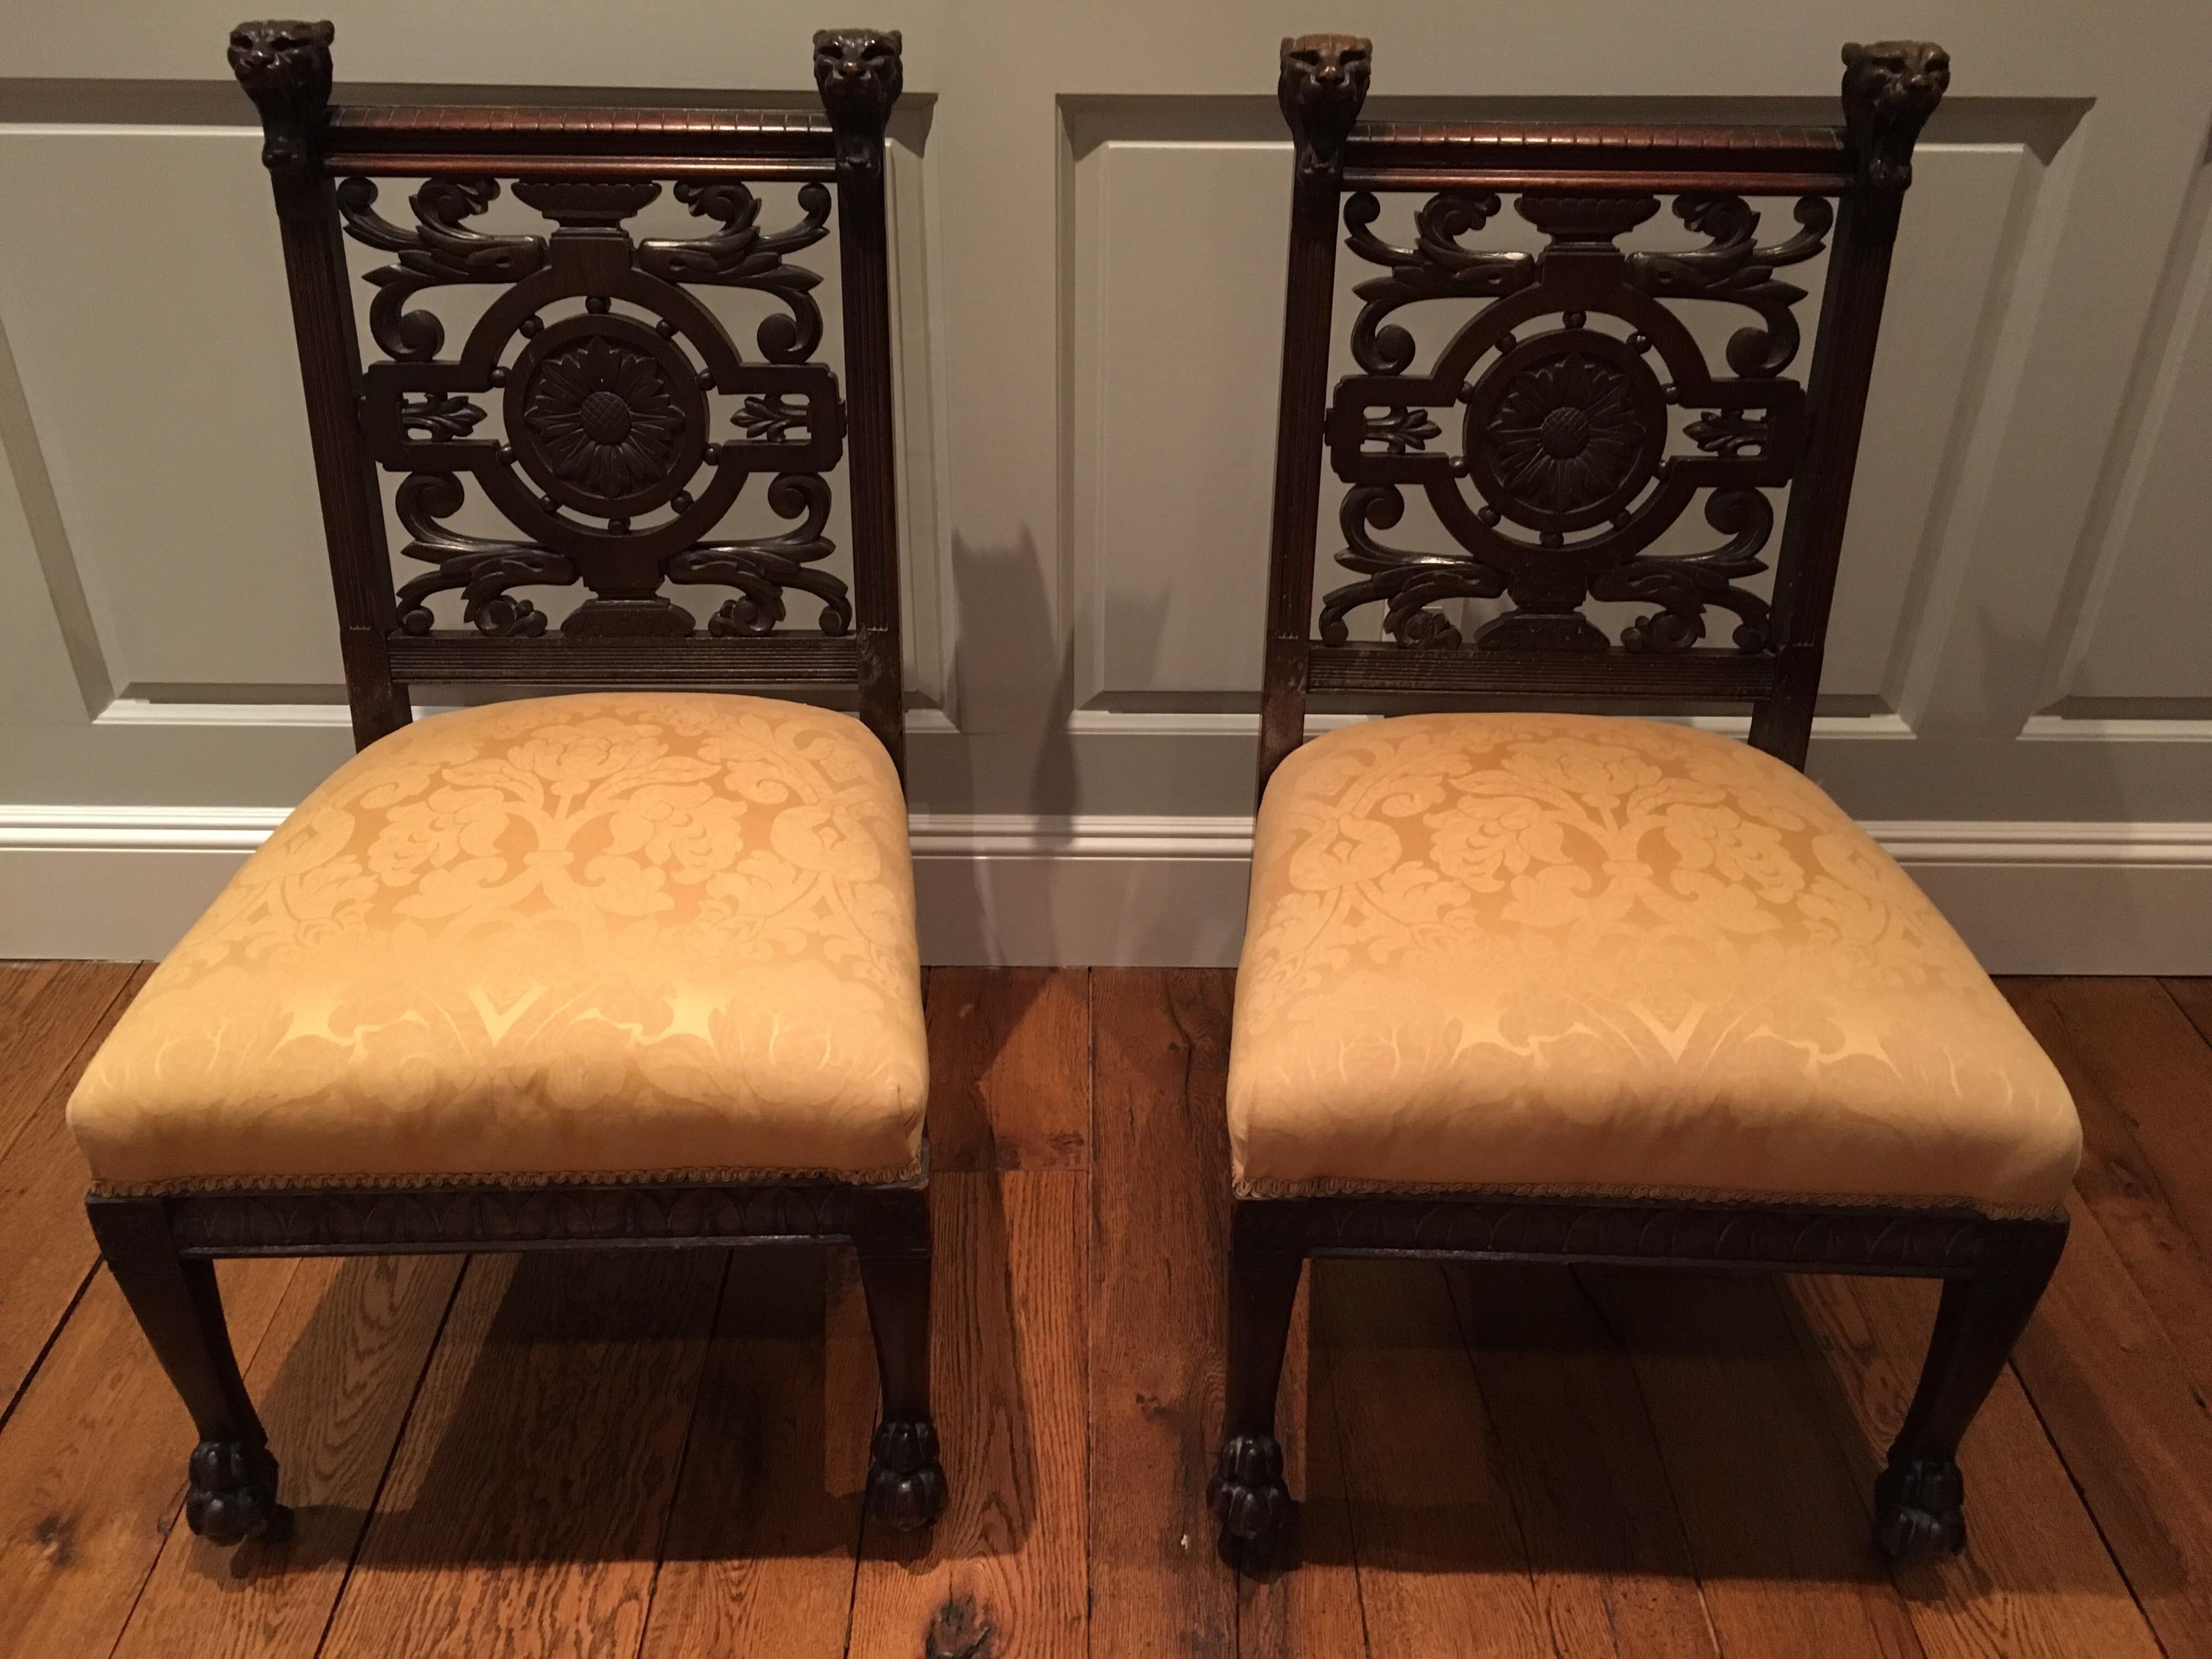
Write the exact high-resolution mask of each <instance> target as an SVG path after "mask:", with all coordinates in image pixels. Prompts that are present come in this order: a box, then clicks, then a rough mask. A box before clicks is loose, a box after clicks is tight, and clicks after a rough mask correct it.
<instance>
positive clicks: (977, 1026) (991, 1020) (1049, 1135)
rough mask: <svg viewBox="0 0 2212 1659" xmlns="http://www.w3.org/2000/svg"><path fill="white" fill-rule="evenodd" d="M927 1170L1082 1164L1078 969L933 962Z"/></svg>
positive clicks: (1087, 1001)
mask: <svg viewBox="0 0 2212 1659" xmlns="http://www.w3.org/2000/svg"><path fill="white" fill-rule="evenodd" d="M926 1012H927V1018H928V1022H929V1152H930V1164H931V1167H932V1168H933V1169H936V1170H946V1171H951V1170H1061V1169H1080V1168H1082V1167H1083V1166H1084V1165H1085V1164H1086V1163H1087V1162H1088V1145H1087V1143H1088V1140H1089V1137H1090V1127H1091V987H1090V975H1088V974H1087V973H1085V971H1084V970H1083V969H1079V968H993V969H984V968H933V969H930V970H929V985H928V995H927V1005H926Z"/></svg>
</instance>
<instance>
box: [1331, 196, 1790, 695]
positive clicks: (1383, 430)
mask: <svg viewBox="0 0 2212 1659" xmlns="http://www.w3.org/2000/svg"><path fill="white" fill-rule="evenodd" d="M1513 206H1514V210H1515V211H1516V213H1517V214H1518V215H1519V216H1521V217H1522V218H1523V219H1525V220H1527V221H1528V222H1530V223H1531V224H1533V225H1534V226H1535V227H1536V228H1538V229H1539V230H1540V231H1541V232H1543V233H1544V234H1545V235H1546V237H1547V246H1545V247H1544V248H1543V250H1542V251H1541V252H1534V253H1529V252H1522V251H1519V250H1513V249H1498V248H1486V247H1483V246H1480V245H1479V244H1478V242H1477V241H1476V240H1475V239H1476V237H1477V235H1478V234H1479V233H1480V232H1481V231H1482V230H1483V229H1484V228H1485V227H1486V226H1487V225H1488V224H1489V223H1490V222H1491V221H1492V220H1493V219H1495V218H1496V217H1497V216H1498V214H1499V213H1500V212H1501V211H1502V210H1503V209H1504V202H1503V201H1502V200H1501V198H1500V197H1498V195H1497V194H1495V193H1493V192H1491V191H1479V190H1465V189H1459V190H1449V191H1439V192H1437V194H1435V195H1433V196H1431V197H1429V198H1428V199H1427V200H1425V202H1423V203H1422V204H1420V205H1419V208H1418V209H1417V210H1416V211H1415V213H1414V216H1413V224H1414V236H1413V242H1412V244H1411V246H1398V245H1396V244H1394V243H1392V242H1390V241H1387V240H1384V239H1383V238H1382V237H1381V236H1380V235H1378V234H1376V228H1375V227H1376V223H1377V222H1378V221H1379V219H1380V217H1381V204H1380V202H1379V201H1378V199H1377V198H1376V197H1375V196H1374V195H1372V194H1370V193H1367V192H1364V191H1359V192H1354V193H1353V194H1352V195H1351V196H1349V197H1347V198H1346V201H1345V204H1344V224H1345V232H1346V246H1347V247H1348V248H1349V249H1350V251H1351V252H1352V253H1354V254H1355V255H1357V256H1358V257H1359V258H1363V259H1364V260H1366V261H1368V262H1369V263H1370V264H1376V265H1379V266H1381V267H1383V275H1381V276H1375V277H1372V278H1370V279H1368V280H1366V281H1364V282H1362V283H1359V284H1358V286H1357V288H1356V289H1354V292H1355V293H1356V294H1357V295H1358V298H1359V300H1360V301H1361V309H1360V311H1359V313H1358V317H1357V319H1355V321H1354V323H1353V325H1352V355H1353V357H1354V360H1355V361H1356V362H1358V365H1359V367H1360V368H1361V369H1362V370H1363V371H1364V373H1361V374H1352V375H1348V376H1346V378H1345V379H1344V380H1341V381H1340V382H1339V384H1338V386H1337V390H1336V395H1335V398H1334V400H1333V403H1332V405H1331V407H1330V409H1329V411H1328V418H1327V428H1326V429H1327V436H1328V447H1329V451H1330V455H1331V459H1332V463H1333V465H1334V470H1335V471H1336V473H1337V475H1338V477H1340V479H1342V480H1343V481H1344V483H1345V484H1346V493H1345V496H1344V501H1343V506H1342V510H1341V512H1340V525H1341V527H1342V529H1343V532H1344V537H1345V544H1344V547H1343V549H1342V550H1340V552H1339V553H1338V554H1337V555H1336V558H1337V562H1339V563H1340V565H1342V566H1343V567H1344V568H1346V569H1347V570H1349V571H1352V572H1353V573H1354V574H1356V575H1357V576H1358V580H1356V581H1353V582H1352V583H1350V584H1348V585H1346V586H1340V587H1338V588H1336V589H1334V591H1332V592H1328V593H1327V594H1325V595H1324V596H1323V599H1322V606H1321V614H1320V621H1319V636H1320V639H1321V641H1322V643H1323V644H1324V645H1341V644H1346V643H1347V642H1348V641H1350V638H1351V630H1352V617H1353V615H1354V613H1355V612H1357V611H1360V610H1361V609H1362V608H1363V607H1364V606H1368V605H1382V606H1383V617H1382V626H1383V631H1384V632H1385V633H1386V634H1387V635H1389V637H1390V638H1392V639H1393V640H1395V641H1397V642H1398V643H1399V644H1401V645H1402V646H1406V647H1414V648H1422V649H1447V650H1449V649H1457V648H1461V647H1462V646H1464V645H1467V644H1468V643H1469V641H1465V640H1463V639H1462V633H1461V629H1460V626H1459V624H1458V623H1455V621H1454V620H1453V618H1452V617H1451V615H1450V614H1449V610H1448V608H1446V607H1448V606H1449V605H1451V604H1452V603H1454V602H1457V601H1466V600H1476V601H1489V602H1495V601H1498V600H1501V599H1503V600H1505V601H1507V602H1508V608H1506V609H1504V610H1503V611H1499V612H1498V614H1496V615H1494V616H1492V617H1491V618H1490V619H1489V620H1488V621H1486V623H1483V624H1482V626H1481V627H1480V629H1477V630H1476V631H1475V633H1474V637H1473V640H1472V641H1471V643H1472V645H1473V646H1474V648H1477V649H1493V650H1496V649H1504V650H1524V651H1602V650H1606V649H1608V648H1612V647H1613V645H1614V641H1609V640H1608V639H1607V635H1606V634H1605V633H1604V632H1603V631H1602V630H1601V629H1599V628H1598V626H1597V625H1596V624H1595V623H1594V622H1593V621H1591V620H1590V618H1589V617H1587V616H1585V615H1584V614H1583V607H1584V606H1585V605H1588V604H1590V603H1593V602H1595V603H1617V604H1627V605H1636V606H1638V607H1639V610H1638V612H1637V613H1636V614H1635V615H1634V616H1633V617H1632V619H1631V620H1630V621H1628V622H1627V623H1626V624H1625V625H1623V626H1622V627H1621V629H1620V636H1619V640H1618V647H1619V648H1622V649H1626V650H1629V651H1633V652H1655V653H1667V652H1679V651H1686V650H1690V649H1692V648H1693V647H1696V646H1698V645H1699V643H1700V642H1701V641H1705V639H1706V637H1707V635H1708V633H1709V631H1710V630H1709V628H1708V624H1707V620H1706V618H1707V613H1708V612H1709V611H1714V610H1718V611H1723V612H1726V613H1728V614H1729V616H1730V617H1731V618H1732V625H1731V626H1730V627H1729V629H1728V630H1727V638H1728V640H1729V643H1730V644H1731V645H1732V646H1733V647H1735V649H1736V650H1738V651H1741V652H1748V653H1758V652H1764V651H1767V650H1770V649H1771V648H1772V637H1771V625H1770V621H1769V616H1768V607H1767V603H1766V601H1765V599H1763V598H1761V597H1760V596H1759V594H1758V593H1757V592H1753V590H1752V589H1750V588H1748V587H1747V586H1744V584H1745V583H1746V582H1747V581H1748V580H1751V579H1752V578H1753V577H1756V576H1758V575H1759V574H1761V573H1763V572H1764V571H1765V568H1766V565H1765V562H1764V560H1763V559H1762V557H1761V554H1762V553H1763V551H1764V550H1765V546H1766V544H1767V543H1768V541H1769V540H1770V539H1771V536H1772V533H1773V528H1774V505H1773V502H1772V501H1771V498H1770V497H1769V495H1767V494H1766V492H1767V491H1768V490H1769V489H1774V488H1777V487H1778V486H1781V485H1784V484H1787V483H1789V482H1790V478H1791V477H1792V475H1793V473H1794V471H1795V469H1796V465H1797V462H1798V459H1799V458H1800V456H1801V454H1802V451H1803V447H1804V442H1805V436H1806V417H1805V400H1804V390H1803V388H1802V386H1800V385H1799V384H1798V383H1797V382H1796V381H1795V380H1790V379H1788V378H1786V377H1785V375H1784V371H1785V370H1786V369H1787V368H1789V366H1790V363H1791V362H1792V361H1793V360H1794V358H1795V356H1796V352H1797V349H1798V345H1799V340H1800V332H1799V329H1798V325H1797V322H1796V317H1795V315H1794V314H1793V307H1795V306H1796V304H1797V303H1798V302H1799V301H1802V300H1803V299H1804V297H1805V294H1804V290H1802V289H1799V288H1797V287H1796V285H1794V284H1792V283H1786V282H1784V281H1781V280H1780V279H1778V277H1777V276H1775V271H1776V270H1777V269H1778V268H1780V267H1784V266H1787V265H1791V264H1802V263H1803V262H1804V261H1807V260H1809V259H1812V258H1815V257H1816V256H1817V255H1819V254H1820V252H1821V251H1822V250H1823V248H1824V247H1825V246H1826V236H1827V234H1828V232H1829V230H1830V228H1832V223H1833V214H1832V210H1831V209H1830V207H1829V204H1828V203H1827V202H1826V200H1825V199H1823V198H1820V197H1804V198H1802V199H1801V200H1799V201H1798V202H1796V204H1795V205H1794V208H1793V212H1794V216H1795V221H1796V228H1795V230H1794V232H1793V233H1792V234H1790V236H1789V237H1787V238H1786V239H1784V240H1781V241H1779V242H1778V243H1775V244H1773V245H1771V246H1764V245H1761V244H1760V243H1759V240H1758V228H1759V213H1758V212H1757V211H1755V210H1753V208H1752V206H1751V205H1750V204H1748V203H1747V202H1746V201H1744V200H1743V199H1742V198H1741V197H1735V196H1728V195H1723V194H1719V193H1716V192H1702V193H1699V192H1686V193H1684V194H1682V195H1680V196H1678V197H1676V198H1675V200H1674V214H1675V216H1676V217H1677V218H1678V219H1679V220H1680V222H1682V224H1683V225H1684V226H1685V227H1686V228H1688V229H1689V230H1690V231H1691V232H1692V233H1693V234H1697V235H1700V236H1702V237H1704V238H1705V243H1704V245H1703V246H1697V247H1692V248H1689V249H1686V250H1683V251H1681V252H1644V251H1636V252H1626V251H1624V250H1622V249H1621V248H1620V246H1618V240H1619V239H1620V237H1621V235H1622V234H1625V233H1626V232H1627V231H1630V230H1632V229H1634V228H1637V227H1638V226H1639V225H1641V224H1643V223H1644V222H1645V221H1646V220H1648V219H1650V218H1651V217H1652V216H1653V215H1655V214H1656V212H1657V211H1658V209H1659V206H1660V203H1659V200H1658V198H1656V197H1651V196H1648V195H1639V194H1635V193H1613V194H1607V193H1605V192H1602V191H1578V192H1566V191H1553V192H1546V191H1529V192H1526V193H1524V194H1522V195H1521V196H1520V197H1517V198H1516V199H1515V201H1514V204H1513ZM1467 299H1474V300H1477V301H1486V303H1485V304H1483V305H1481V306H1480V308H1479V309H1477V310H1476V311H1475V312H1474V314H1473V315H1472V316H1471V317H1469V318H1468V319H1466V320H1465V321H1464V322H1463V323H1462V324H1461V325H1459V326H1458V328H1457V329H1456V331H1455V332H1454V333H1453V334H1452V335H1451V336H1450V337H1449V340H1448V341H1447V342H1446V343H1444V344H1443V347H1442V349H1440V350H1439V351H1438V352H1437V355H1436V359H1435V362H1434V363H1433V365H1432V366H1431V368H1430V369H1429V371H1428V372H1427V373H1425V374H1423V373H1417V372H1414V370H1413V360H1414V357H1415V355H1416V347H1415V342H1414V339H1413V334H1412V332H1411V331H1409V330H1408V329H1407V328H1406V327H1404V326H1403V325H1401V323H1398V322H1395V321H1392V320H1389V319H1391V317H1392V314H1393V313H1396V312H1398V311H1399V310H1401V308H1402V307H1407V306H1410V305H1413V304H1415V303H1417V302H1419V301H1429V300H1467ZM1662 301H1666V302H1669V303H1681V302H1686V301H1710V302H1717V303H1723V304H1729V305H1735V306H1739V307H1744V308H1745V309H1747V310H1749V311H1750V312H1752V313H1753V314H1754V316H1755V318H1756V319H1757V320H1756V321H1755V322H1753V324H1751V325H1747V326H1746V327H1744V328H1741V329H1740V330H1738V331H1736V333H1735V336H1734V337H1732V338H1731V339H1730V341H1729V345H1728V348H1727V350H1726V352H1725V354H1724V355H1725V356H1726V358H1727V362H1728V367H1729V368H1730V369H1731V370H1732V371H1733V374H1729V375H1723V376H1717V375H1715V374H1714V373H1713V372H1712V370H1711V367H1710V366H1709V365H1708V363H1707V361H1706V359H1705V354H1704V352H1703V350H1702V349H1700V348H1699V345H1698V343H1697V342H1696V340H1695V339H1694V337H1692V335H1691V333H1690V331H1689V329H1688V328H1687V326H1686V325H1685V324H1684V322H1683V321H1682V319H1680V318H1679V317H1677V316H1675V315H1674V313H1673V312H1672V311H1671V310H1670V309H1669V308H1668V303H1662ZM1455 409H1456V410H1463V413H1462V416H1461V419H1460V421H1459V422H1458V424H1459V426H1460V428H1461V429H1460V434H1459V437H1460V442H1459V447H1458V453H1451V451H1450V450H1449V449H1448V448H1440V447H1435V446H1434V444H1433V440H1435V439H1437V438H1440V437H1442V436H1443V430H1444V427H1445V424H1446V423H1445V422H1443V421H1442V419H1441V416H1440V414H1437V413H1431V411H1439V412H1440V411H1443V410H1455ZM1409 486H1412V487H1416V488H1418V489H1419V490H1420V491H1421V492H1422V494H1423V495H1425V498H1426V500H1427V501H1428V504H1429V506H1430V507H1431V509H1432V510H1433V512H1434V514H1435V517H1436V519H1437V522H1438V523H1440V524H1441V525H1442V526H1443V528H1444V530H1445V531H1446V532H1448V533H1449V535H1450V537H1451V538H1452V541H1453V542H1454V543H1455V544H1456V545H1453V546H1447V547H1445V548H1443V549H1439V550H1425V549H1416V548H1409V547H1403V546H1396V545H1393V544H1389V543H1386V542H1385V541H1383V539H1382V538H1381V535H1380V533H1379V532H1388V531H1390V530H1392V529H1394V528H1395V526H1398V525H1399V524H1400V523H1401V521H1402V520H1403V519H1404V516H1405V512H1406V505H1407V501H1406V495H1405V491H1406V489H1407V487H1409ZM1699 495H1705V522H1706V523H1707V524H1708V525H1709V526H1711V528H1712V529H1713V530H1714V531H1716V532H1719V533H1720V535H1721V536H1722V537H1723V538H1724V539H1723V540H1722V541H1721V542H1720V543H1719V544H1717V545H1714V546H1711V547H1709V548H1707V549H1705V550H1702V551H1696V552H1689V553H1674V552H1666V553H1660V552H1655V551H1653V550H1652V548H1653V544H1655V543H1656V542H1657V541H1658V540H1659V538H1661V537H1662V535H1664V534H1665V533H1666V532H1668V530H1670V529H1671V528H1672V527H1673V526H1674V525H1675V524H1676V522H1677V521H1678V520H1680V517H1681V515H1682V513H1683V512H1684V510H1685V509H1686V507H1688V506H1689V505H1690V504H1691V503H1692V501H1694V500H1696V499H1697V498H1698V497H1699Z"/></svg>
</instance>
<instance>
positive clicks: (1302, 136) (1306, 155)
mask: <svg viewBox="0 0 2212 1659" xmlns="http://www.w3.org/2000/svg"><path fill="white" fill-rule="evenodd" d="M1374 58H1375V44H1374V42H1373V41H1371V40H1367V39H1365V38H1364V36H1361V35H1357V34H1301V35H1298V36H1297V37H1295V38H1293V39H1291V40H1285V41H1284V42H1283V53H1282V74H1281V78H1280V79H1279V81H1278V82H1276V88H1275V97H1276V100H1277V101H1278V102H1279V103H1280V104H1281V105H1282V106H1283V118H1284V119H1285V121H1288V122H1289V123H1290V125H1291V138H1292V139H1293V140H1294V141H1295V142H1296V143H1297V147H1298V166H1299V167H1300V168H1301V169H1302V170H1303V169H1304V168H1307V167H1334V166H1335V165H1336V163H1337V161H1338V160H1339V159H1340V157H1341V156H1342V155H1343V153H1344V141H1345V139H1346V137H1349V136H1350V134H1351V132H1352V123H1353V122H1354V121H1356V120H1358V118H1359V106H1360V105H1361V104H1362V103H1364V101H1365V100H1366V98H1367V78H1368V73H1369V71H1370V69H1371V67H1372V65H1373V63H1374Z"/></svg>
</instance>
